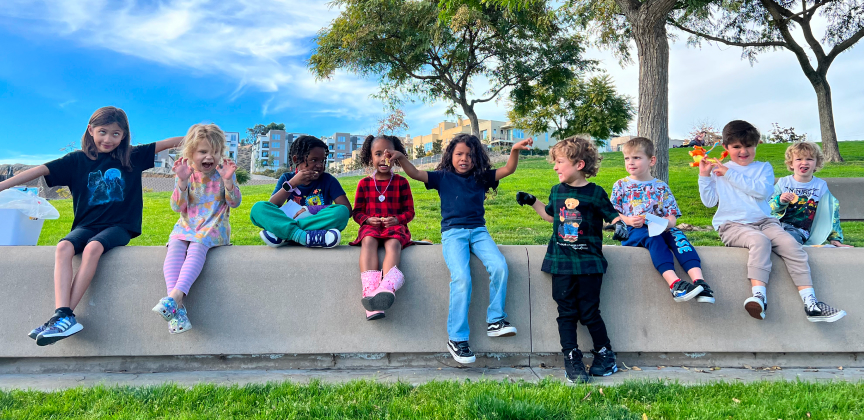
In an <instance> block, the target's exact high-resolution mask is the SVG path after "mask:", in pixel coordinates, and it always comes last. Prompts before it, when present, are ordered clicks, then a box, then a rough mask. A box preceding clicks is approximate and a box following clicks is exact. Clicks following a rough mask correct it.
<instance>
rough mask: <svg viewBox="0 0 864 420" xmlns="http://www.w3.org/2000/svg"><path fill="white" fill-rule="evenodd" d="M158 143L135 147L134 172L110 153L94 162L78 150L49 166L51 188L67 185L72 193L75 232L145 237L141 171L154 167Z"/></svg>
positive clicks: (133, 152) (133, 147)
mask: <svg viewBox="0 0 864 420" xmlns="http://www.w3.org/2000/svg"><path fill="white" fill-rule="evenodd" d="M155 155H156V143H150V144H144V145H141V146H132V158H131V163H132V171H131V172H129V171H126V170H124V169H123V166H122V165H121V164H120V161H119V160H117V159H114V158H112V157H111V155H110V154H108V153H99V155H98V156H97V157H96V160H90V158H88V157H87V155H85V154H84V152H83V151H81V150H78V151H75V152H72V153H69V154H67V155H66V156H63V157H61V158H60V159H57V160H52V161H51V162H48V163H46V164H45V166H47V167H48V171H49V172H50V174H49V175H46V176H45V182H46V183H47V184H48V186H49V187H55V186H67V187H69V192H71V193H72V207H73V208H74V212H75V220H73V221H72V229H73V230H74V229H75V228H76V227H79V226H80V227H86V228H90V229H97V230H101V229H105V228H108V227H111V226H118V227H122V228H124V229H126V230H128V231H129V234H130V235H131V236H132V237H133V238H134V237H137V236H138V235H140V234H141V215H142V212H143V207H144V201H143V198H142V191H141V172H143V171H145V170H147V169H150V168H152V167H153V163H154V161H155V157H154V156H155Z"/></svg>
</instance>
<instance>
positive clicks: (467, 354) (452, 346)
mask: <svg viewBox="0 0 864 420" xmlns="http://www.w3.org/2000/svg"><path fill="white" fill-rule="evenodd" d="M447 350H448V351H449V352H450V355H452V356H453V359H454V360H456V361H457V362H459V363H474V361H475V360H477V358H476V357H474V352H473V351H471V347H468V342H467V341H459V342H456V341H453V340H447Z"/></svg>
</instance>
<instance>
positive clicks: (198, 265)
mask: <svg viewBox="0 0 864 420" xmlns="http://www.w3.org/2000/svg"><path fill="white" fill-rule="evenodd" d="M225 148H226V145H225V133H223V132H222V130H221V129H219V127H217V126H216V125H215V124H209V125H204V124H195V125H193V126H192V127H191V128H189V131H188V132H187V133H186V137H185V138H184V139H183V151H182V153H181V155H182V157H180V158H179V159H177V161H175V162H174V168H173V170H174V173H175V174H176V181H175V184H174V193H173V194H171V210H174V211H175V212H177V213H180V219H179V220H178V221H177V224H175V225H174V230H173V231H171V235H170V236H169V239H168V252H167V254H166V255H165V264H164V265H163V267H162V271H163V273H164V275H165V285H166V286H167V288H168V296H166V297H164V298H162V299H161V300H160V301H159V303H158V304H157V305H156V306H155V307H153V312H156V313H158V314H160V315H162V318H163V319H165V320H166V321H168V332H170V333H171V334H179V333H184V332H186V331H189V329H190V328H192V324H191V323H190V322H189V317H188V316H187V315H186V307H185V306H184V305H183V298H185V297H186V295H188V294H189V288H190V287H192V283H195V280H196V279H197V278H198V275H199V274H201V269H202V268H203V267H204V260H205V259H206V258H207V251H209V250H210V248H213V247H217V246H221V245H228V244H229V243H230V241H231V225H230V224H229V223H228V217H229V216H230V213H231V210H230V209H232V208H237V207H238V206H240V200H241V197H240V187H238V186H237V179H236V177H235V176H234V171H236V170H237V165H236V164H234V162H232V161H230V160H223V155H224V153H225Z"/></svg>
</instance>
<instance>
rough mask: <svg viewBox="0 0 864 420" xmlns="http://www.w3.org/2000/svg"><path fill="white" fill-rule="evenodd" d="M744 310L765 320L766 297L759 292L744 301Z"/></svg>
mask: <svg viewBox="0 0 864 420" xmlns="http://www.w3.org/2000/svg"><path fill="white" fill-rule="evenodd" d="M744 309H745V310H746V311H747V313H748V314H750V316H752V317H753V318H756V319H765V310H766V309H768V302H766V301H765V296H763V295H762V293H759V292H757V293H756V294H755V295H753V296H751V297H749V298H747V300H745V301H744ZM838 319H839V318H838Z"/></svg>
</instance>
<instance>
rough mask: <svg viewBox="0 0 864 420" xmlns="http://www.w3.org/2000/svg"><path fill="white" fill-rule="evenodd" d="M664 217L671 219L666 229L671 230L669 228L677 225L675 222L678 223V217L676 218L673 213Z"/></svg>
mask: <svg viewBox="0 0 864 420" xmlns="http://www.w3.org/2000/svg"><path fill="white" fill-rule="evenodd" d="M664 219H666V220H667V221H669V226H666V230H669V229H672V228H674V227H675V223H678V219H676V218H675V216H673V215H671V214H670V215H668V216H666V217H664Z"/></svg>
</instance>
